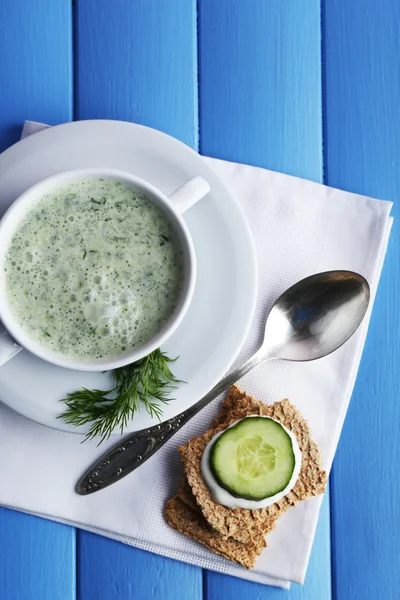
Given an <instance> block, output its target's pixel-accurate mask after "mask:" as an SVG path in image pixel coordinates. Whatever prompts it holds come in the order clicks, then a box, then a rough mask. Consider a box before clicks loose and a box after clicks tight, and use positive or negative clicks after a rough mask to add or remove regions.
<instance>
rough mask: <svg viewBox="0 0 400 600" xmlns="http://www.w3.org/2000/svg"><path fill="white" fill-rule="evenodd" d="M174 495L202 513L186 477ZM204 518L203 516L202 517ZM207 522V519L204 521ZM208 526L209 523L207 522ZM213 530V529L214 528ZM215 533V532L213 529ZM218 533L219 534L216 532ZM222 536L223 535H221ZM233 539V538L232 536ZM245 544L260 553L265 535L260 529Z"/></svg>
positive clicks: (264, 543) (263, 546)
mask: <svg viewBox="0 0 400 600" xmlns="http://www.w3.org/2000/svg"><path fill="white" fill-rule="evenodd" d="M176 497H177V498H179V499H180V500H182V502H184V503H185V504H186V505H187V506H188V507H189V508H190V509H191V510H193V511H194V512H197V513H199V514H200V515H202V512H201V510H200V507H199V505H198V504H197V502H196V499H195V497H194V496H193V493H192V490H191V489H190V485H189V484H188V482H187V480H186V477H185V478H184V479H183V481H182V483H181V486H180V488H179V490H178V491H177V493H176ZM203 518H204V517H203ZM206 523H207V521H206ZM207 525H208V526H209V523H207ZM214 531H215V530H214ZM215 533H217V532H216V531H215ZM218 535H220V534H218ZM221 537H223V536H221ZM224 539H225V538H224ZM232 539H234V538H232ZM247 545H250V546H255V549H256V550H257V552H259V553H261V552H262V551H263V550H264V548H265V547H266V545H267V544H266V542H265V535H264V534H263V533H262V532H261V531H260V533H259V534H258V535H254V536H253V537H252V539H251V542H249V543H248V544H247Z"/></svg>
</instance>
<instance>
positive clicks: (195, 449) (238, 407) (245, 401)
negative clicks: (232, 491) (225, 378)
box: [179, 386, 327, 544]
mask: <svg viewBox="0 0 400 600" xmlns="http://www.w3.org/2000/svg"><path fill="white" fill-rule="evenodd" d="M251 414H258V415H263V416H268V417H272V418H273V419H276V420H277V421H280V422H281V423H282V424H283V425H284V426H285V427H287V428H288V429H290V430H291V431H292V432H293V433H294V434H295V436H296V438H297V441H298V444H299V447H300V450H301V453H302V466H301V471H300V475H299V478H298V480H297V482H296V484H295V486H294V488H293V489H292V490H291V491H290V492H289V493H288V494H287V495H286V496H284V497H283V498H282V499H281V500H280V501H279V502H276V503H275V504H273V505H272V506H269V507H267V508H263V509H256V510H248V509H239V508H237V509H230V508H227V507H225V506H222V505H220V504H217V503H215V502H214V501H213V500H212V498H211V495H210V492H209V490H208V488H207V486H206V485H205V483H204V481H203V478H202V476H201V467H200V464H201V457H202V455H203V452H204V449H205V447H206V445H207V443H208V442H209V441H210V440H211V439H212V438H213V437H214V435H215V434H216V433H219V432H220V431H223V430H225V429H226V428H227V427H229V425H231V424H233V423H235V422H236V421H238V420H239V419H242V418H244V417H246V416H248V415H251ZM179 452H180V454H181V457H182V460H183V463H184V469H185V474H186V477H187V481H188V484H189V486H190V487H191V490H192V493H193V496H194V497H195V499H196V502H197V504H198V505H199V507H200V509H201V512H202V514H203V516H204V517H205V519H206V521H207V522H208V523H209V524H210V525H211V526H212V527H213V528H214V529H215V531H216V532H218V533H219V534H220V535H221V536H222V537H224V538H233V539H234V540H237V541H239V542H241V543H243V544H249V543H253V542H254V540H255V539H259V537H260V535H262V536H264V535H266V534H267V533H269V532H270V531H271V530H272V529H273V528H274V526H275V521H276V519H278V518H279V517H280V516H281V515H282V514H283V513H284V512H286V511H287V510H288V509H289V508H290V507H291V506H294V505H295V504H297V502H299V501H301V500H306V499H308V498H311V497H312V496H316V495H318V494H321V493H323V492H324V491H325V487H326V483H327V475H326V473H325V471H323V470H322V467H321V455H320V452H319V449H318V446H317V445H316V444H315V442H314V441H313V440H312V438H311V433H310V430H309V427H308V424H307V422H306V421H305V420H304V419H303V417H302V416H301V414H300V412H299V411H298V410H297V409H296V408H295V407H294V406H292V404H291V403H290V402H289V400H282V401H281V402H276V403H275V404H272V405H265V404H263V403H262V402H259V401H258V400H255V399H254V398H252V397H251V396H248V395H247V394H246V393H245V392H241V391H240V390H239V388H238V387H236V386H233V387H232V388H231V389H230V390H229V393H228V397H227V399H226V400H225V401H224V403H223V406H222V411H221V413H220V415H219V416H218V417H217V419H216V421H215V423H214V429H212V430H210V431H208V432H206V433H205V434H204V435H203V436H200V437H198V438H195V439H194V440H191V441H190V442H189V443H188V444H187V445H186V446H182V447H181V448H179Z"/></svg>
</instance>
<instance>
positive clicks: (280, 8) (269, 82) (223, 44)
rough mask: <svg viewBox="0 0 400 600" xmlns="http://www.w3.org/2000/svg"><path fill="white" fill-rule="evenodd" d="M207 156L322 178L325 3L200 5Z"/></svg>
mask: <svg viewBox="0 0 400 600" xmlns="http://www.w3.org/2000/svg"><path fill="white" fill-rule="evenodd" d="M199 43H200V50H199V67H200V73H199V76H200V115H201V123H200V144H201V146H200V149H201V152H202V153H203V154H207V155H209V156H214V157H217V158H224V159H226V160H234V161H237V162H244V163H248V164H252V165H256V166H260V167H268V168H269V169H273V170H277V171H282V172H284V173H289V174H291V175H297V176H299V177H306V178H307V179H313V180H315V181H320V180H321V173H322V150H321V148H322V146H321V140H322V119H321V95H320V94H321V61H320V58H321V56H320V7H319V0H308V2H306V3H304V2H301V1H300V0H286V2H282V1H281V0H270V1H269V2H265V1H264V0H247V1H246V2H242V1H241V0H219V1H218V2H214V1H213V0H200V2H199Z"/></svg>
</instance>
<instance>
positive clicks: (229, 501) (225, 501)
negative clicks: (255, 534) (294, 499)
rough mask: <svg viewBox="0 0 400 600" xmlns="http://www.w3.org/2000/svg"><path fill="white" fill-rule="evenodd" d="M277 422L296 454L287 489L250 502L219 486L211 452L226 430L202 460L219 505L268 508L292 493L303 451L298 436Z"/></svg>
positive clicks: (207, 478) (210, 486)
mask: <svg viewBox="0 0 400 600" xmlns="http://www.w3.org/2000/svg"><path fill="white" fill-rule="evenodd" d="M249 416H251V417H258V418H260V417H262V415H249ZM246 418H247V417H246ZM262 418H263V419H270V417H262ZM274 420H275V419H271V421H274ZM276 422H277V423H279V425H281V426H282V427H283V429H284V430H285V431H286V433H287V434H288V435H289V437H290V439H291V441H292V448H293V454H294V459H295V465H294V469H293V473H292V476H291V478H290V481H289V483H288V485H287V486H286V487H285V489H284V490H282V491H281V492H279V493H278V494H275V495H274V496H269V497H268V498H263V499H262V500H248V499H246V498H238V497H236V496H233V495H232V494H230V493H229V492H228V490H226V489H225V488H223V487H222V486H221V485H219V483H218V482H217V480H216V479H215V477H214V475H213V473H212V471H211V468H210V452H211V448H212V446H213V445H214V442H215V441H216V440H217V439H218V438H219V437H220V435H222V434H223V433H225V431H226V429H224V431H221V432H220V433H217V435H215V436H214V437H213V438H212V440H210V442H209V443H208V444H207V446H206V447H205V450H204V452H203V456H202V459H201V474H202V476H203V479H204V481H205V483H206V485H207V487H208V489H209V490H210V493H211V496H212V498H213V500H214V502H217V504H222V505H223V506H226V507H228V508H247V509H256V508H266V507H267V506H271V504H274V503H275V502H278V500H280V499H281V498H283V496H285V495H286V494H287V493H288V492H290V490H291V489H292V488H293V487H294V485H295V483H296V481H297V478H298V476H299V474H300V469H301V450H300V448H299V444H298V443H297V439H296V436H295V435H294V434H293V433H292V432H291V431H290V430H289V429H287V428H286V427H284V426H283V425H282V423H280V422H279V421H276ZM237 423H239V421H236V422H235V423H233V424H232V425H230V427H228V429H230V428H231V427H233V426H234V425H237Z"/></svg>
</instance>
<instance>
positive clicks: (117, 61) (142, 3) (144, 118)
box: [75, 0, 198, 147]
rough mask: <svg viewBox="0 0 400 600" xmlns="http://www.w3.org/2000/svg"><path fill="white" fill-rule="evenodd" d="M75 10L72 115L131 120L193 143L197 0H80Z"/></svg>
mask: <svg viewBox="0 0 400 600" xmlns="http://www.w3.org/2000/svg"><path fill="white" fill-rule="evenodd" d="M76 11H77V20H76V35H77V48H76V49H77V57H76V65H77V73H76V98H75V108H76V118H79V119H99V118H103V119H104V118H107V119H121V120H125V121H132V122H134V123H140V124H142V125H148V126H150V127H155V128H156V129H160V130H162V131H165V132H166V133H169V134H171V135H174V136H175V137H177V138H179V139H180V140H182V141H183V142H185V143H186V144H188V145H189V146H193V147H197V137H198V128H197V66H196V68H194V65H195V63H196V60H197V59H196V52H197V42H196V39H197V36H196V2H195V0H136V1H135V2H132V1H130V0H119V1H118V2H113V3H112V4H110V2H108V1H107V0H85V1H84V2H78V3H77V6H76Z"/></svg>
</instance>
